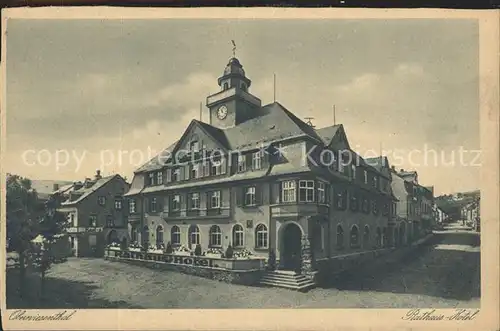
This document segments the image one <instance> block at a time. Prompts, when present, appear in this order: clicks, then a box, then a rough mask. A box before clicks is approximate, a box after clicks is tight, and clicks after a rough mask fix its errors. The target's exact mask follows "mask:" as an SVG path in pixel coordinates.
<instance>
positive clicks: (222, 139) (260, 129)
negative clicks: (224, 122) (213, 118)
mask: <svg viewBox="0 0 500 331" xmlns="http://www.w3.org/2000/svg"><path fill="white" fill-rule="evenodd" d="M258 111H259V114H258V116H256V117H254V118H252V119H249V120H247V121H245V122H243V123H241V124H239V125H237V126H234V127H231V128H228V129H224V130H222V129H219V128H216V127H214V126H212V125H210V124H208V123H204V122H200V121H197V120H193V121H192V122H191V124H190V126H191V125H193V123H195V124H197V125H200V127H201V128H202V129H203V130H205V131H206V132H207V133H208V134H209V135H210V136H212V137H213V138H214V139H216V140H217V141H218V142H219V143H220V144H221V145H223V146H224V147H226V148H228V149H232V150H238V149H239V150H248V149H254V148H259V147H260V145H261V144H267V143H270V142H273V141H279V140H283V139H286V138H291V137H298V136H309V137H310V138H312V139H315V140H318V141H320V142H323V139H322V138H320V136H319V135H318V133H317V132H316V130H314V128H312V127H311V126H310V125H308V124H306V123H304V122H303V121H302V120H300V119H299V118H298V117H297V116H295V115H294V114H292V113H291V112H290V111H289V110H287V109H286V108H285V107H283V105H281V104H280V103H278V102H274V103H271V104H269V105H266V106H263V107H262V108H260V109H259V110H258ZM322 132H323V133H325V132H326V131H322ZM332 137H333V135H332V136H331V137H330V139H331V138H332ZM179 141H180V140H178V141H176V142H175V143H173V144H172V145H170V146H169V147H167V148H166V149H165V150H163V151H162V152H161V153H160V155H159V156H167V155H169V154H170V153H171V152H172V151H173V150H174V149H175V147H176V145H177V144H178V142H179ZM159 156H155V157H154V158H152V159H151V160H149V161H148V162H147V163H145V164H144V165H143V166H141V167H140V168H139V169H137V170H136V171H135V172H136V173H138V172H144V171H152V170H158V169H160V168H161V167H162V166H163V165H162V164H160V160H162V161H165V158H163V157H159Z"/></svg>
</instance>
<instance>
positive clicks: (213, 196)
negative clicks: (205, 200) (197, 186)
mask: <svg viewBox="0 0 500 331" xmlns="http://www.w3.org/2000/svg"><path fill="white" fill-rule="evenodd" d="M209 206H210V208H211V209H217V208H220V191H214V192H211V193H210V205H209Z"/></svg>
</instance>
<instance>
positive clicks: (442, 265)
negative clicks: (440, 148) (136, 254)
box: [7, 225, 480, 309]
mask: <svg viewBox="0 0 500 331" xmlns="http://www.w3.org/2000/svg"><path fill="white" fill-rule="evenodd" d="M479 244H480V241H479V234H478V233H475V232H473V231H470V230H467V229H464V228H463V227H460V226H458V225H453V226H451V227H450V228H448V229H446V230H445V231H440V232H437V233H435V235H434V236H433V237H432V239H431V240H430V241H428V242H427V243H426V244H423V245H422V246H419V247H417V248H415V249H413V250H411V251H410V252H409V253H407V254H406V255H404V256H402V257H401V258H400V259H390V258H389V259H387V260H383V259H382V260H379V261H377V262H376V263H373V264H371V265H369V266H363V267H362V268H361V269H358V270H355V271H352V272H350V273H345V274H343V275H342V276H341V277H340V278H338V279H332V282H331V284H330V285H329V286H326V287H323V288H316V289H313V290H311V291H309V292H307V293H300V292H296V291H290V290H286V289H279V288H265V287H252V286H240V285H234V284H226V283H223V282H218V281H214V280H209V279H204V278H200V277H196V276H192V275H185V274H181V273H177V272H172V271H159V270H152V269H149V268H144V267H139V266H133V265H127V264H122V263H118V262H110V261H106V260H103V259H78V258H71V259H69V260H68V261H67V262H65V263H62V264H57V265H54V266H53V267H52V268H51V270H50V271H49V274H48V278H47V281H46V288H47V291H48V293H49V295H48V297H49V301H45V302H44V303H38V304H37V303H36V302H35V300H33V301H30V302H28V306H30V307H33V306H35V307H36V306H38V307H43V308H70V307H71V308H106V307H108V308H455V307H458V308H476V307H479V303H480V301H479V298H480V288H479V286H480V251H479ZM12 272H13V271H12ZM17 280H18V277H17V276H16V275H15V274H10V272H9V273H8V275H7V283H8V286H7V290H8V294H7V306H8V308H9V309H10V308H30V307H28V306H27V304H26V303H23V302H19V301H17V300H15V299H16V297H15V295H12V292H10V293H11V294H9V291H10V290H9V289H13V288H15V287H16V284H15V282H16V281H17ZM29 284H30V286H31V285H32V286H34V287H35V288H36V287H38V285H36V284H37V280H36V279H35V278H33V279H32V280H30V282H29ZM30 293H31V292H30ZM33 293H35V291H33Z"/></svg>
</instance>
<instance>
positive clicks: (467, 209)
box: [462, 194, 481, 231]
mask: <svg viewBox="0 0 500 331" xmlns="http://www.w3.org/2000/svg"><path fill="white" fill-rule="evenodd" d="M471 200H472V201H470V202H468V203H467V204H465V205H464V206H463V207H462V219H463V220H464V222H465V223H466V224H467V225H469V226H470V227H472V228H473V229H474V230H475V231H481V210H480V202H481V198H480V196H479V194H477V195H476V196H473V197H472V198H471Z"/></svg>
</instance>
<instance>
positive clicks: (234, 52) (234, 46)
mask: <svg viewBox="0 0 500 331" xmlns="http://www.w3.org/2000/svg"><path fill="white" fill-rule="evenodd" d="M231 43H232V44H233V57H236V43H235V42H234V40H232V39H231Z"/></svg>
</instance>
